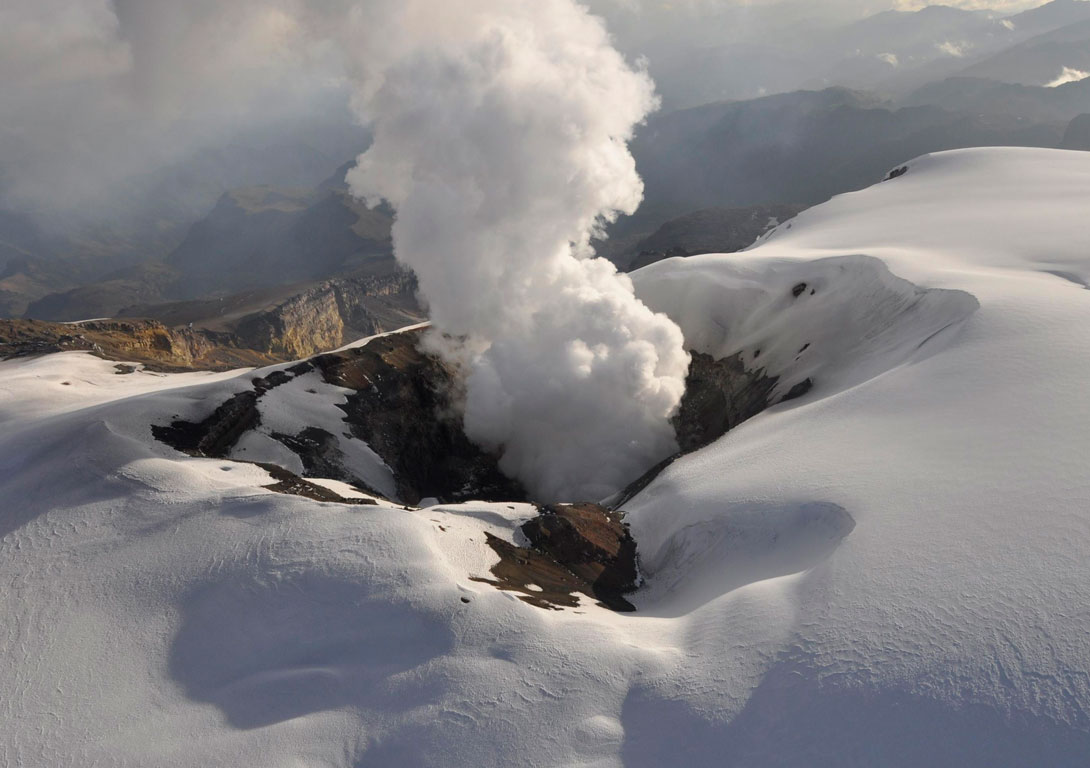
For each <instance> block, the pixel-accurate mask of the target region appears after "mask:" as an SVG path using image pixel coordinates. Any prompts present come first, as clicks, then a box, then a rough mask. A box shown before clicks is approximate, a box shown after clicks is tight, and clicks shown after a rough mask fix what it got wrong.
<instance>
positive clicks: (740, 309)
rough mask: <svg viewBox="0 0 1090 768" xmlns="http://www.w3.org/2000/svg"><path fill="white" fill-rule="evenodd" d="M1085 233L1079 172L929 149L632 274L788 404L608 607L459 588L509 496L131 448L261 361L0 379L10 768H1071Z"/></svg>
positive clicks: (78, 359)
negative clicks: (335, 487)
mask: <svg viewBox="0 0 1090 768" xmlns="http://www.w3.org/2000/svg"><path fill="white" fill-rule="evenodd" d="M1088 213H1090V153H1077V152H1062V151H1054V150H1022V149H1017V150H1016V149H982V150H965V151H957V152H950V153H943V154H938V155H933V156H927V157H923V158H920V159H918V160H916V161H913V162H912V163H909V164H908V171H907V173H905V174H904V175H902V176H899V177H898V178H895V179H892V180H890V181H887V182H884V183H881V184H878V185H876V186H874V187H872V188H869V189H867V190H864V191H862V192H858V193H854V194H849V195H844V196H841V197H838V198H835V199H834V200H832V201H830V202H829V203H827V204H825V205H822V206H819V207H817V208H814V209H811V210H809V211H807V212H805V213H803V214H802V215H801V216H799V217H798V218H797V219H795V220H793V221H791V222H787V223H784V224H781V225H780V226H779V227H778V228H777V229H776V230H774V231H773V232H772V233H771V234H770V235H768V236H767V237H766V238H765V239H764V240H763V241H762V242H761V243H759V244H757V246H756V247H754V248H753V249H751V250H749V251H747V252H744V253H740V254H731V255H710V256H699V257H691V258H687V259H673V260H669V261H665V262H659V263H656V264H654V265H652V266H650V267H648V268H646V269H644V270H641V271H640V272H638V273H636V274H635V275H634V276H633V279H634V281H635V283H636V288H637V293H638V294H639V295H640V296H641V298H643V299H644V300H645V301H646V302H647V303H648V304H649V305H650V306H651V307H652V308H653V309H656V310H659V311H664V312H666V313H668V314H669V315H670V316H671V317H672V318H674V319H675V320H676V321H677V322H678V323H679V324H680V326H681V327H682V330H683V331H684V333H685V336H686V339H687V341H688V343H689V345H690V346H691V347H692V348H693V349H696V350H698V351H702V352H707V353H710V354H713V355H715V356H717V357H719V356H724V355H728V354H734V353H738V352H740V353H742V354H743V355H744V357H745V359H746V360H747V361H750V360H752V361H753V362H752V364H753V365H754V366H766V367H767V369H768V371H769V372H770V373H772V374H775V375H778V376H780V384H779V386H780V387H781V388H782V389H783V391H786V390H787V389H789V388H791V387H792V386H794V385H795V384H798V383H799V382H801V381H804V380H805V379H807V378H809V379H811V380H812V382H813V387H812V389H810V391H809V392H808V393H807V394H805V395H804V396H802V397H801V398H798V399H794V400H791V401H789V402H786V403H783V404H781V405H779V406H776V407H774V408H772V409H770V410H768V411H766V412H764V413H762V414H761V415H759V416H757V417H756V418H754V419H752V420H750V421H748V422H746V423H745V424H743V425H742V426H741V427H739V428H738V429H736V430H734V431H732V432H730V433H728V434H727V435H726V436H725V437H724V438H722V439H720V440H719V441H718V442H716V443H715V444H713V445H711V446H708V447H707V448H705V449H703V450H701V451H698V452H696V453H694V454H691V455H689V456H686V457H684V458H682V459H681V460H679V461H677V462H676V463H674V464H673V465H672V466H670V467H669V468H668V469H667V470H666V471H665V472H664V473H663V474H662V475H660V476H659V477H658V478H657V479H656V480H655V481H654V482H653V483H652V484H651V485H650V486H649V487H648V488H647V489H646V490H644V491H643V492H642V493H641V494H640V495H639V496H637V497H636V498H635V499H633V500H632V501H631V502H630V503H628V504H627V505H626V506H625V509H626V510H627V511H628V513H629V514H628V520H629V522H630V523H631V524H632V530H633V533H634V535H635V537H636V540H637V542H638V545H639V550H640V554H641V561H642V568H643V573H644V576H645V577H646V579H647V584H646V586H645V587H644V588H643V589H642V590H641V591H640V592H638V593H636V594H635V595H634V596H632V601H633V602H634V603H635V604H636V606H637V608H638V611H637V612H636V613H634V614H616V613H612V612H610V611H608V610H605V609H603V608H600V607H597V606H595V605H593V604H590V603H589V601H586V600H584V603H583V605H581V606H580V607H579V608H577V609H570V610H563V611H545V610H542V609H539V608H535V607H532V606H530V605H528V604H526V603H523V602H521V601H519V600H518V599H517V598H516V597H515V596H514V595H512V594H510V593H506V592H501V591H498V590H496V589H494V588H492V587H491V586H488V585H486V584H482V583H480V582H476V581H472V580H471V577H477V576H486V575H487V573H488V569H489V568H490V567H491V565H492V564H493V563H494V562H495V555H494V554H493V553H492V550H491V549H489V548H488V547H487V546H486V544H485V536H484V534H485V533H486V532H489V533H492V534H494V535H496V536H500V537H503V538H506V539H508V540H513V537H514V536H515V531H516V527H517V525H518V524H519V523H520V522H521V521H523V520H525V519H526V518H527V517H529V516H530V515H531V514H532V510H531V508H530V507H529V506H526V505H514V504H512V505H507V504H483V503H482V504H462V505H458V506H434V507H429V508H426V509H421V510H403V509H397V508H388V507H369V506H349V505H341V504H330V503H319V502H314V501H309V500H307V499H303V498H299V497H292V496H285V495H279V494H276V493H273V492H271V491H267V490H265V489H263V488H262V486H263V485H268V484H270V483H271V482H272V480H271V479H270V478H269V477H268V475H267V473H266V472H265V471H264V470H262V469H260V468H258V467H256V466H253V465H251V464H246V463H239V462H234V461H228V460H212V459H195V458H189V457H186V456H183V455H181V454H178V453H176V452H175V451H173V450H172V449H170V448H168V447H167V446H165V445H162V444H159V443H157V442H155V441H154V440H153V439H152V438H151V434H150V430H149V425H150V424H152V423H156V424H163V423H166V422H167V421H169V420H170V419H172V418H178V417H181V418H186V419H192V418H200V417H203V416H205V415H207V414H208V413H209V412H210V411H211V409H212V408H214V407H215V405H217V404H218V403H219V402H221V401H222V399H223V398H224V397H226V396H228V395H230V394H232V393H234V392H239V391H243V390H244V389H246V388H248V387H249V386H250V385H249V381H250V378H252V376H253V375H254V374H253V373H252V372H235V373H232V374H181V375H170V376H164V375H155V374H150V373H145V372H138V373H135V374H131V375H125V376H121V375H116V373H115V370H114V367H113V365H112V364H111V363H109V362H105V361H101V360H97V359H95V358H93V357H90V356H88V355H85V354H83V353H64V354H59V355H52V356H48V357H44V358H37V359H30V360H13V361H7V362H3V363H0V537H2V538H0V764H3V765H10V766H43V767H44V766H49V767H50V768H53V767H58V766H81V767H82V766H92V765H94V766H141V767H143V766H202V767H204V766H212V765H216V766H218V765H223V766H243V765H246V766H268V767H269V768H304V767H306V768H315V767H317V766H322V767H323V768H324V767H326V766H352V767H353V768H364V767H370V766H444V767H449V766H467V767H469V766H472V767H475V768H476V767H479V766H514V765H518V766H587V767H590V766H594V767H596V768H607V767H608V768H614V767H616V766H626V767H627V768H636V767H643V766H668V765H684V766H806V767H812V766H913V767H916V766H955V765H956V766H989V767H992V766H1039V765H1040V766H1044V765H1047V766H1085V765H1087V764H1088V763H1090V471H1088V470H1087V468H1088V465H1090V398H1088V397H1087V395H1088V384H1087V382H1088V381H1090V332H1088V329H1090V291H1088V290H1087V289H1086V287H1087V286H1088V285H1090V225H1088V222H1087V216H1088ZM799 286H804V287H802V288H800V287H799ZM796 294H797V295H796ZM322 386H327V385H322ZM331 389H335V388H331ZM327 394H329V395H330V396H335V395H336V393H335V392H330V393H327ZM262 407H263V409H265V411H264V412H263V415H264V416H265V417H266V420H267V421H268V423H269V424H271V425H273V426H276V425H278V424H279V425H282V426H283V428H285V429H289V428H295V427H298V426H299V425H300V424H304V423H308V424H309V423H319V425H320V424H325V425H326V426H327V427H330V426H331V424H333V426H335V424H334V423H333V422H335V418H334V417H335V412H333V411H331V410H330V409H328V408H325V409H316V410H313V411H307V410H306V409H307V408H310V407H312V406H309V405H307V404H306V403H303V402H295V401H294V400H292V399H291V398H287V397H286V396H285V397H283V398H282V399H281V400H275V399H270V400H269V401H268V402H267V403H266V402H263V404H262ZM331 419H332V421H331ZM277 420H279V421H277ZM270 443H271V441H270ZM277 445H278V444H277ZM238 451H242V452H243V453H242V454H238V453H236V454H235V455H236V456H238V455H241V456H243V457H246V456H245V452H246V451H249V452H252V453H253V454H255V455H260V457H261V458H262V460H271V461H276V460H277V456H276V455H273V453H275V451H274V448H272V447H270V446H269V445H267V444H265V443H264V442H263V441H261V440H260V439H259V438H254V439H253V442H252V444H250V445H240V447H238V448H236V452H238ZM270 452H273V453H270ZM355 461H358V462H359V463H360V464H361V465H363V466H367V467H370V470H369V471H372V472H373V477H374V478H375V482H376V483H387V484H389V483H390V482H391V481H390V478H389V477H386V476H384V475H383V471H384V470H385V471H387V472H388V470H387V469H386V468H385V466H384V465H382V464H381V462H380V461H378V460H377V457H375V456H374V454H372V453H371V452H370V451H369V449H366V447H365V446H359V451H358V454H357V455H356V458H355Z"/></svg>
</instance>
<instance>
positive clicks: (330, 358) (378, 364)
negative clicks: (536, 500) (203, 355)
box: [152, 332, 526, 504]
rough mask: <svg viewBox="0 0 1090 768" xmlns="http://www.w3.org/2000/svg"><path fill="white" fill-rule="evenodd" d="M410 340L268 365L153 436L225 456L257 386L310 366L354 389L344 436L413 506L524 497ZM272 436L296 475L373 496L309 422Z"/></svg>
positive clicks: (248, 425) (401, 337) (434, 364)
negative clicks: (290, 455) (356, 442)
mask: <svg viewBox="0 0 1090 768" xmlns="http://www.w3.org/2000/svg"><path fill="white" fill-rule="evenodd" d="M419 339H420V333H419V332H405V333H398V334H392V335H390V336H386V337H382V338H378V339H375V340H373V341H371V342H370V343H368V344H367V345H365V346H363V347H359V348H355V349H349V350H345V351H342V352H337V353H330V354H326V355H320V356H318V357H316V358H312V359H311V360H309V361H305V362H302V363H297V364H296V365H293V366H291V367H290V368H287V369H286V370H277V371H273V372H271V373H269V374H267V375H266V376H264V377H257V378H254V379H253V380H252V384H253V389H252V390H251V391H247V392H242V393H239V394H237V395H234V396H233V397H231V398H230V399H228V400H227V401H226V402H224V403H222V404H221V405H220V406H219V407H218V408H216V410H215V411H214V412H213V413H212V414H211V415H210V416H209V417H208V418H206V419H204V420H203V421H200V422H188V421H182V420H177V421H174V422H173V423H171V424H170V425H169V426H153V427H152V433H153V434H154V436H155V437H156V438H157V439H158V440H160V441H162V442H164V443H167V444H168V445H170V446H172V447H174V448H175V449H177V450H179V451H182V452H184V453H189V454H191V455H194V456H209V457H216V458H223V457H226V456H227V455H228V453H229V452H230V451H231V449H232V447H233V446H234V445H235V444H236V443H237V442H238V440H239V438H240V437H241V436H242V435H243V434H244V433H245V432H246V431H248V430H251V429H254V428H256V427H257V426H258V425H259V423H260V413H259V411H258V408H257V404H258V402H259V400H260V399H261V398H262V397H263V396H264V395H265V393H267V392H268V391H269V390H271V389H273V388H275V387H277V386H281V385H283V384H284V383H286V382H288V381H291V380H292V379H293V378H295V377H296V376H300V375H303V374H305V373H308V372H310V371H312V370H315V369H316V370H317V371H318V372H319V373H320V374H321V376H322V377H323V378H324V379H325V381H327V382H328V383H330V384H334V385H336V386H339V387H344V388H347V389H350V390H354V392H353V393H352V394H350V395H349V396H348V397H347V402H346V403H345V404H343V405H340V406H339V407H340V408H342V409H343V410H344V411H345V432H346V436H348V434H347V433H350V434H351V436H352V437H355V438H358V439H361V440H363V441H365V442H366V443H367V444H368V446H369V447H370V448H371V450H373V451H374V452H375V453H377V454H378V455H379V456H380V457H381V458H382V460H383V461H384V462H385V463H386V464H387V466H389V467H390V468H391V469H392V470H393V473H394V477H395V479H396V482H397V491H398V494H397V495H398V498H400V499H401V500H402V501H404V502H406V503H409V504H416V503H418V502H419V501H420V499H422V498H425V497H429V496H430V497H434V498H437V499H439V500H440V501H444V502H456V501H464V500H468V499H478V500H505V501H521V500H525V499H526V491H525V490H524V489H523V488H522V486H521V485H520V484H519V483H517V482H516V481H514V480H511V479H509V478H507V477H506V476H504V474H503V473H502V472H501V471H500V469H499V466H498V459H497V457H496V456H494V455H492V454H490V453H487V452H485V451H482V450H481V449H480V448H478V447H477V446H475V445H474V444H473V443H472V442H470V440H469V438H467V437H466V435H465V433H464V431H463V428H462V422H461V416H460V408H459V405H458V381H457V377H456V375H455V371H454V370H453V369H451V368H450V367H449V366H447V365H445V364H444V363H442V362H441V361H440V360H438V359H437V358H435V357H431V356H428V355H426V354H424V353H423V352H421V351H420V350H419V349H417V343H418V341H419ZM272 437H273V438H274V439H276V440H278V441H279V442H280V443H282V444H283V445H285V446H286V447H287V448H288V449H289V450H291V451H292V452H294V453H295V454H296V455H298V456H299V458H300V459H301V460H302V462H303V466H304V468H305V473H304V474H305V475H307V476H310V477H325V478H330V479H335V480H341V481H343V482H347V483H350V484H352V485H355V486H357V487H359V488H361V489H363V490H365V491H366V492H367V493H371V494H375V495H379V494H377V493H375V491H374V489H372V488H369V487H368V486H367V485H366V483H364V482H363V481H362V479H361V478H358V477H355V476H354V475H352V474H351V473H350V472H349V471H348V470H347V469H346V468H345V463H344V460H343V459H344V457H343V455H342V453H341V448H340V444H339V439H338V436H335V435H333V434H330V433H329V432H327V431H326V430H323V429H320V428H317V427H309V428H307V429H304V430H303V431H302V432H300V433H299V434H297V435H285V434H280V433H276V434H273V435H272Z"/></svg>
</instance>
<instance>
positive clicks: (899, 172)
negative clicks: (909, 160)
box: [883, 165, 908, 181]
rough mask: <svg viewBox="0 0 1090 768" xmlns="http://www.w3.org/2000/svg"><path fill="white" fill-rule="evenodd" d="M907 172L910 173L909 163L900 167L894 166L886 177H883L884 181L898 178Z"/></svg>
mask: <svg viewBox="0 0 1090 768" xmlns="http://www.w3.org/2000/svg"><path fill="white" fill-rule="evenodd" d="M906 173H908V166H907V165H902V166H901V167H900V168H894V169H893V170H892V171H890V172H889V175H888V176H886V178H885V179H883V181H892V180H893V179H897V178H900V177H901V176H904V175H905V174H906Z"/></svg>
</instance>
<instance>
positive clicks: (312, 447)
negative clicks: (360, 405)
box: [272, 427, 382, 496]
mask: <svg viewBox="0 0 1090 768" xmlns="http://www.w3.org/2000/svg"><path fill="white" fill-rule="evenodd" d="M272 437H273V438H274V439H275V440H278V441H280V442H281V443H283V444H284V445H286V446H287V447H288V449H290V450H291V452H292V453H294V454H295V455H296V456H298V457H299V459H300V460H301V461H302V462H303V468H304V473H303V474H305V475H306V476H307V477H326V478H329V479H330V480H340V481H341V482H345V483H348V484H350V485H354V486H356V487H357V488H359V489H360V490H362V491H365V492H366V493H370V494H374V495H376V496H381V495H382V494H380V493H378V492H377V491H375V490H374V489H373V488H370V487H368V486H367V485H366V484H365V483H363V482H362V481H361V480H360V479H359V478H358V477H355V476H354V475H352V474H351V473H349V472H348V471H346V470H345V468H344V455H343V454H342V453H341V449H340V445H339V444H338V441H337V438H336V437H335V436H334V435H331V434H330V433H329V432H326V431H325V430H324V429H320V428H318V427H307V428H306V429H304V430H303V431H302V432H300V433H299V434H298V435H285V434H282V433H279V432H274V433H273V434H272Z"/></svg>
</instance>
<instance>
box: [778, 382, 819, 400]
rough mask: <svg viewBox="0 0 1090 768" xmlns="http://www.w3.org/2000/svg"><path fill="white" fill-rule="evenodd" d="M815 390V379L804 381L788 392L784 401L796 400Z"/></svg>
mask: <svg viewBox="0 0 1090 768" xmlns="http://www.w3.org/2000/svg"><path fill="white" fill-rule="evenodd" d="M813 388H814V381H813V379H803V380H802V381H800V382H799V383H798V384H796V385H794V386H793V387H791V389H789V390H787V394H786V395H784V396H783V401H787V400H794V399H795V398H798V397H802V396H803V395H805V394H806V393H807V392H809V391H810V390H811V389H813ZM781 402H782V401H781Z"/></svg>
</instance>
